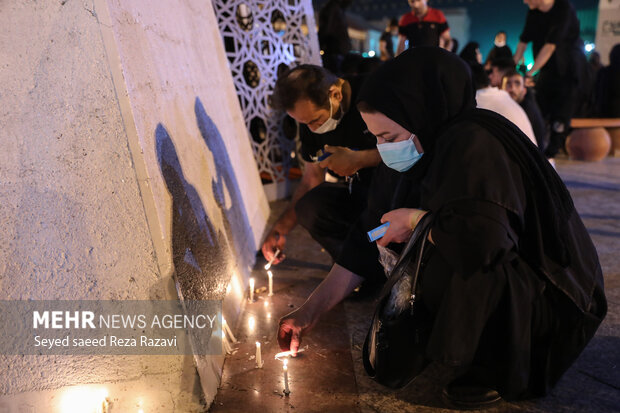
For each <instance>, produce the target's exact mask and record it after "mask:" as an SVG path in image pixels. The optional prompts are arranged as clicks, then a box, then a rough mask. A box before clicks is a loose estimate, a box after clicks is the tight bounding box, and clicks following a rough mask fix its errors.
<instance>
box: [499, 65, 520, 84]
mask: <svg viewBox="0 0 620 413" xmlns="http://www.w3.org/2000/svg"><path fill="white" fill-rule="evenodd" d="M517 75H518V76H521V77H523V74H522V73H520V72H519V71H517V69H515V68H512V69H509V70H508V71H507V72H506V73H504V76H502V82H503V81H504V78H505V77H513V76H517Z"/></svg>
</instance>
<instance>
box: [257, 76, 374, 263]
mask: <svg viewBox="0 0 620 413" xmlns="http://www.w3.org/2000/svg"><path fill="white" fill-rule="evenodd" d="M360 87H361V79H359V78H349V79H348V80H345V79H342V78H338V77H337V76H335V75H333V74H332V73H330V72H329V71H327V70H325V69H324V68H322V67H319V66H314V65H301V66H297V67H296V68H294V69H292V70H290V71H288V72H285V73H283V74H282V75H281V76H280V78H279V79H278V81H277V82H276V86H275V88H274V92H273V95H272V106H273V107H274V109H279V110H285V111H286V112H287V113H288V115H289V116H291V117H292V118H293V119H295V120H296V121H297V122H299V123H300V131H299V136H300V139H301V155H302V157H303V159H304V160H305V161H306V166H305V169H304V173H303V176H302V178H301V182H300V184H299V186H298V187H297V189H296V190H295V193H294V194H293V198H292V200H291V202H290V204H289V205H288V207H287V208H286V210H285V211H284V213H283V214H282V215H281V216H280V218H279V219H278V220H277V221H276V223H275V224H274V225H273V227H272V228H271V230H270V231H269V232H268V234H267V237H266V239H265V241H264V243H263V246H262V252H263V255H264V256H265V259H267V260H271V259H272V258H273V257H274V254H275V251H276V250H277V249H279V250H280V251H284V247H285V245H286V236H287V234H288V233H289V232H290V231H291V230H292V229H293V228H294V227H295V225H297V223H300V224H301V225H302V226H303V227H304V228H306V229H307V230H308V232H309V233H310V235H312V237H313V238H314V239H315V240H316V241H317V242H318V243H319V244H321V246H322V247H323V248H325V250H327V251H328V252H329V253H330V255H331V256H332V258H333V259H334V260H335V259H337V258H338V256H339V255H340V252H341V249H342V246H343V244H344V241H345V239H346V237H347V235H348V233H349V230H350V228H351V227H352V226H353V224H354V223H355V221H356V220H357V219H358V217H359V216H360V215H361V213H362V211H363V210H364V209H365V208H366V198H367V194H368V186H369V184H370V179H371V175H372V172H373V170H374V167H375V166H377V165H378V164H379V163H380V162H381V157H380V156H379V152H378V151H377V146H376V145H377V141H376V138H375V137H374V136H373V135H372V134H370V133H369V132H368V129H367V128H366V124H365V123H364V121H363V119H362V117H361V115H360V113H359V111H358V110H357V108H356V107H355V98H356V95H357V92H358V90H359V89H360ZM324 152H325V153H324ZM327 154H331V155H329V156H327V157H325V156H326V155H327ZM327 169H329V170H331V171H333V172H335V173H336V174H337V175H340V176H341V177H347V179H346V182H345V180H344V178H343V179H341V182H336V183H330V182H325V172H326V170H327ZM368 245H371V244H370V243H368ZM282 259H284V256H283V254H282V255H279V256H278V257H277V258H276V259H275V261H274V264H278V263H280V262H281V261H282Z"/></svg>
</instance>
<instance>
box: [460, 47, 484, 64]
mask: <svg viewBox="0 0 620 413" xmlns="http://www.w3.org/2000/svg"><path fill="white" fill-rule="evenodd" d="M478 49H480V45H479V44H478V42H469V43H467V44H466V45H465V47H463V50H461V53H459V57H460V58H461V59H463V60H465V62H467V64H468V65H474V64H480V62H479V61H478V56H477V55H476V50H478Z"/></svg>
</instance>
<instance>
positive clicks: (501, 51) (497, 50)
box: [484, 30, 512, 70]
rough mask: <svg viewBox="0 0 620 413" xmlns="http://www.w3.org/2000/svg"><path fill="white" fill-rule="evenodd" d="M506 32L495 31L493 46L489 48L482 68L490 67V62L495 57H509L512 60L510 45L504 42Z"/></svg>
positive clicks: (495, 58)
mask: <svg viewBox="0 0 620 413" xmlns="http://www.w3.org/2000/svg"><path fill="white" fill-rule="evenodd" d="M506 38H507V36H506V32H505V31H503V30H502V31H499V32H497V34H496V35H495V42H494V44H495V45H494V46H493V48H492V49H491V51H490V52H489V54H488V55H487V60H486V62H485V63H484V66H485V67H484V68H485V69H487V70H488V69H490V68H491V62H493V61H494V60H497V59H509V60H512V50H510V47H508V45H507V44H506Z"/></svg>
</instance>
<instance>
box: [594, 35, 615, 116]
mask: <svg viewBox="0 0 620 413" xmlns="http://www.w3.org/2000/svg"><path fill="white" fill-rule="evenodd" d="M596 86H597V87H596V107H597V114H598V116H601V117H605V118H620V43H618V44H617V45H615V46H614V47H613V48H612V49H611V52H610V53H609V66H607V67H604V68H602V69H601V70H600V71H599V73H598V77H597V79H596Z"/></svg>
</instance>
